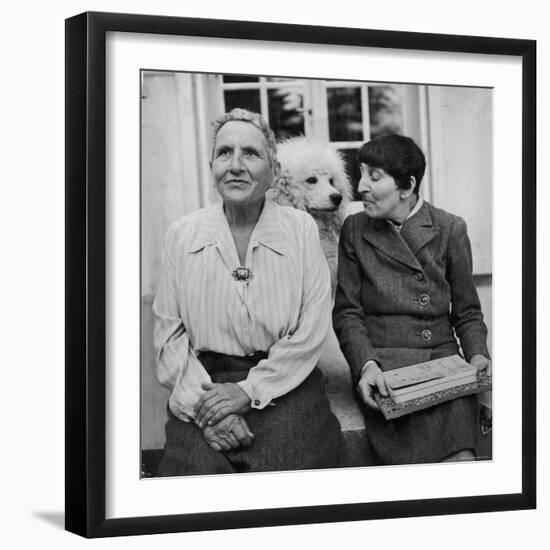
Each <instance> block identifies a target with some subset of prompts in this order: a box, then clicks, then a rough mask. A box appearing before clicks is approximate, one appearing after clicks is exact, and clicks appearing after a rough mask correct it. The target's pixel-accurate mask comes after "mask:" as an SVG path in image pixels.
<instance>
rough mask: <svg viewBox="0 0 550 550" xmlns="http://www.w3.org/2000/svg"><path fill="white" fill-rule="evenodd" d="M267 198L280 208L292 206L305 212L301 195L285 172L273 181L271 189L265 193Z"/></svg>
mask: <svg viewBox="0 0 550 550" xmlns="http://www.w3.org/2000/svg"><path fill="white" fill-rule="evenodd" d="M267 196H268V197H269V198H270V199H271V200H273V201H274V202H276V203H277V204H280V205H282V206H292V207H293V208H297V209H299V210H305V206H304V204H303V202H304V201H303V193H302V192H301V191H300V189H299V187H298V186H297V184H296V183H295V181H294V179H293V178H292V176H291V175H290V174H289V173H288V172H287V171H284V172H283V173H282V174H281V175H280V176H279V177H278V178H276V179H275V182H274V185H273V187H271V188H270V189H269V191H268V192H267Z"/></svg>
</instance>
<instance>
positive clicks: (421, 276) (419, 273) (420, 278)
mask: <svg viewBox="0 0 550 550" xmlns="http://www.w3.org/2000/svg"><path fill="white" fill-rule="evenodd" d="M414 278H415V279H416V280H417V281H423V280H424V273H422V271H417V272H416V273H415V274H414Z"/></svg>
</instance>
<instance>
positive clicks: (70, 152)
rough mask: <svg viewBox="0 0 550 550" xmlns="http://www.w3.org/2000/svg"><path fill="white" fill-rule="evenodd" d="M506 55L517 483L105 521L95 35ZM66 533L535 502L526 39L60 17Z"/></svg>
mask: <svg viewBox="0 0 550 550" xmlns="http://www.w3.org/2000/svg"><path fill="white" fill-rule="evenodd" d="M109 31H119V32H132V33H148V34H153V35H154V34H158V35H187V36H202V37H214V38H239V39H247V40H272V41H280V42H298V43H312V44H325V45H353V46H361V47H378V48H394V49H395V48H398V49H405V50H419V51H446V52H456V53H481V54H494V55H507V56H516V57H518V58H520V59H521V62H522V92H523V97H522V117H523V120H522V213H523V218H522V219H523V227H522V229H523V244H522V262H523V267H522V275H523V287H522V299H523V302H522V308H523V309H522V316H523V318H522V337H523V344H522V361H523V363H522V365H523V366H522V394H521V395H522V400H521V412H522V490H521V492H518V493H514V494H499V495H485V496H470V497H457V498H445V499H424V500H404V501H393V502H376V503H369V502H365V503H359V504H341V505H340V504H339V505H320V506H308V507H299V508H296V507H293V508H277V509H257V510H246V511H226V512H215V513H195V514H184V515H167V516H151V517H126V518H118V519H106V513H105V510H106V482H105V479H106V473H105V470H106V466H105V457H106V437H105V436H106V413H105V407H106V300H105V296H106V152H105V142H106V110H105V105H106V99H105V98H106V63H105V59H106V48H105V44H106V33H107V32H109ZM65 153H66V426H65V428H66V516H65V517H66V529H67V530H69V531H71V532H73V533H76V534H78V535H81V536H85V537H107V536H119V535H133V534H153V533H169V532H178V531H199V530H213V529H235V528H245V527H259V526H275V525H291V524H306V523H320V522H342V521H356V520H365V519H381V518H399V517H415V516H427V515H442V514H461V513H473V512H489V511H504V510H520V509H532V508H535V506H536V415H535V413H536V391H535V377H536V367H535V366H536V190H535V181H536V177H535V175H536V42H535V41H533V40H517V39H505V38H490V37H480V36H475V37H472V36H456V35H438V34H420V33H410V32H396V31H381V30H365V29H350V28H334V27H315V26H304V25H289V24H274V23H256V22H248V21H225V20H212V19H191V18H179V17H159V16H146V15H129V14H115V13H93V12H89V13H83V14H80V15H77V16H75V17H72V18H70V19H67V20H66V151H65Z"/></svg>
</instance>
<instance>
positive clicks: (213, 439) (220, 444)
mask: <svg viewBox="0 0 550 550" xmlns="http://www.w3.org/2000/svg"><path fill="white" fill-rule="evenodd" d="M202 433H203V436H204V439H205V440H206V442H207V443H208V445H210V447H212V449H214V450H215V451H217V452H221V451H230V450H231V449H238V448H239V447H241V446H242V447H250V446H251V445H252V441H253V440H254V434H253V433H252V432H251V431H250V428H249V427H248V424H247V423H246V420H245V419H244V418H243V417H242V416H240V415H237V414H230V415H229V416H226V417H225V418H224V419H223V420H221V421H220V422H218V423H217V424H215V425H214V426H205V427H204V428H203V430H202Z"/></svg>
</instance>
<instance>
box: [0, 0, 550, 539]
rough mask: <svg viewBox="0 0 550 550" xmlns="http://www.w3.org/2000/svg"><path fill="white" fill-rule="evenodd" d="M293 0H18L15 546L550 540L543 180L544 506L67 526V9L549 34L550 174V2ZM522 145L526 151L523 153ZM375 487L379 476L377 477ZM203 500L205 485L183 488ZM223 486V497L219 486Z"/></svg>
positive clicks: (544, 92) (6, 40)
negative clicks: (330, 520) (156, 532)
mask: <svg viewBox="0 0 550 550" xmlns="http://www.w3.org/2000/svg"><path fill="white" fill-rule="evenodd" d="M310 5H311V4H308V3H297V2H295V1H293V0H279V1H278V2H273V3H262V4H260V3H258V2H255V1H246V0H243V1H242V2H240V3H238V4H236V3H227V2H221V1H219V0H210V1H209V2H208V3H205V2H202V3H200V2H197V3H194V4H193V3H181V2H179V1H175V0H171V1H169V0H158V1H157V2H155V3H151V2H147V1H144V0H134V1H133V2H132V3H129V2H124V1H123V0H109V1H108V2H107V1H105V0H97V1H95V2H89V1H87V2H84V1H82V0H71V1H68V0H61V1H60V2H57V3H43V2H37V1H34V2H30V1H27V2H25V1H22V2H19V3H13V2H12V3H7V4H6V5H5V6H4V9H3V14H2V15H3V21H4V27H3V31H2V35H1V37H0V40H1V44H2V48H0V56H1V60H2V68H3V75H4V76H5V77H6V78H4V79H3V80H2V84H3V85H2V87H1V88H0V94H1V98H0V99H1V101H0V106H1V109H2V132H1V134H0V136H1V137H0V139H1V140H2V152H3V153H4V154H3V157H2V176H3V177H2V191H3V194H2V201H1V202H0V220H1V221H0V223H1V224H2V225H1V231H0V240H1V250H2V259H3V261H2V270H1V272H0V281H1V284H2V288H3V289H4V291H5V292H4V296H3V303H2V311H3V316H2V330H1V332H0V334H2V349H3V353H2V367H3V383H2V385H1V388H0V413H1V414H0V419H1V420H0V422H1V428H2V448H3V452H2V453H1V454H0V467H1V471H2V473H3V480H2V491H1V497H0V504H1V512H2V520H3V521H2V535H1V539H2V543H3V545H4V547H6V548H10V549H11V548H14V549H18V548H55V549H57V550H61V549H70V550H76V549H80V548H92V547H99V546H98V545H100V547H101V548H102V549H103V548H131V549H132V550H135V549H140V548H144V549H145V548H151V547H153V546H161V547H163V548H182V547H185V548H191V549H194V548H201V549H214V548H224V550H232V549H242V548H244V547H248V548H261V549H262V550H264V549H276V548H277V549H279V548H281V547H288V548H295V547H297V546H302V545H303V546H305V545H308V546H313V547H315V548H316V549H333V548H338V547H339V546H341V545H342V543H343V542H345V543H346V544H353V545H362V546H365V547H372V548H379V547H387V546H389V547H406V548H410V549H415V548H422V549H426V550H430V549H434V550H435V549H437V550H439V549H440V548H441V547H442V546H444V547H445V548H446V550H455V549H463V548H476V549H477V548H484V549H488V548H495V549H500V548H502V549H506V548H522V547H524V546H525V545H526V544H537V542H538V541H541V542H539V544H543V541H544V540H547V539H548V523H549V521H550V512H549V498H550V487H549V483H548V480H549V476H548V473H547V472H546V469H545V468H544V465H545V464H547V463H548V460H549V458H550V446H549V443H550V436H549V433H548V429H547V424H548V422H550V403H549V401H548V400H547V399H543V397H544V395H543V393H542V392H543V389H545V388H548V387H549V386H550V374H549V371H548V369H547V368H544V367H546V366H547V365H548V364H550V351H549V350H548V347H546V346H544V345H543V344H544V340H545V337H546V336H547V334H548V331H549V324H548V316H547V315H546V312H547V310H548V308H549V307H550V294H549V292H550V291H549V289H548V285H546V284H544V283H545V281H544V275H546V278H548V271H549V269H550V250H549V248H548V246H547V243H548V241H549V239H550V219H549V217H548V216H547V215H546V214H545V212H544V210H543V209H544V207H545V205H546V204H548V203H549V202H550V190H549V186H548V185H541V186H540V188H539V197H538V205H539V217H538V220H539V231H540V233H539V259H540V263H539V266H540V270H539V279H538V280H539V282H540V285H539V294H538V304H539V306H538V307H539V325H538V333H539V342H540V343H541V345H540V347H539V365H540V367H539V392H538V393H539V400H538V410H539V424H538V425H539V464H541V467H540V468H539V476H540V477H539V509H538V510H535V511H523V512H501V513H490V514H475V515H461V516H443V517H431V518H412V519H402V520H391V521H387V520H386V521H370V522H347V523H336V524H323V525H307V526H289V527H279V528H269V529H249V530H228V531H222V532H206V533H187V534H173V535H163V536H156V537H154V538H152V537H129V538H124V537H123V538H117V539H110V540H102V541H85V540H83V539H79V538H77V537H75V536H73V535H71V534H68V533H65V532H63V530H62V527H61V525H62V523H63V494H64V483H63V479H64V478H63V475H64V474H63V469H64V459H63V448H64V442H63V441H64V440H63V423H64V409H63V391H64V383H63V379H64V374H63V369H64V367H63V362H64V351H63V350H64V339H63V326H64V298H63V296H64V294H63V292H64V291H63V284H64V281H63V278H64V245H63V233H64V226H63V219H64V196H63V193H64V192H63V178H64V168H63V149H64V145H63V132H64V114H63V113H64V98H63V79H64V73H63V71H64V69H63V62H64V44H63V40H64V34H63V33H64V31H63V19H64V18H65V17H69V16H71V15H74V14H76V13H78V12H81V11H84V10H86V9H90V8H93V9H95V10H110V11H121V12H124V11H133V12H135V13H151V14H164V15H180V16H196V17H215V18H226V19H243V20H264V21H280V22H287V23H303V24H306V23H311V24H320V25H340V26H348V27H355V26H364V27H370V28H381V29H399V30H411V31H424V32H436V33H438V32H443V33H451V34H452V33H457V34H471V35H486V36H502V37H516V38H536V39H537V40H538V47H539V64H538V68H539V73H538V75H539V94H538V97H539V98H540V100H539V101H540V102H539V129H540V132H539V137H540V141H539V158H540V159H541V162H539V170H540V171H539V179H540V181H541V182H548V181H550V168H549V167H548V164H547V163H545V162H544V154H545V153H546V152H547V151H548V150H549V149H550V139H549V137H548V132H546V128H547V127H548V125H549V124H550V112H549V108H548V102H547V101H546V98H547V97H550V68H549V67H550V37H549V35H548V32H547V17H546V15H545V12H544V11H543V8H544V3H541V2H536V1H535V0H525V1H524V2H521V3H520V4H518V3H506V2H504V3H503V2H479V1H478V0H463V1H462V2H460V4H449V3H442V2H436V1H435V0H434V1H427V0H417V1H416V2H407V1H405V0H394V2H392V3H391V6H384V5H381V4H377V5H372V6H371V5H368V4H366V3H357V2H353V1H351V0H340V1H339V2H338V3H337V5H336V4H317V5H315V8H314V9H311V8H310V7H309V6H310ZM518 154H519V153H518ZM365 494H366V495H368V487H365ZM182 498H192V495H191V496H190V495H182ZM213 498H215V497H213Z"/></svg>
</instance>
